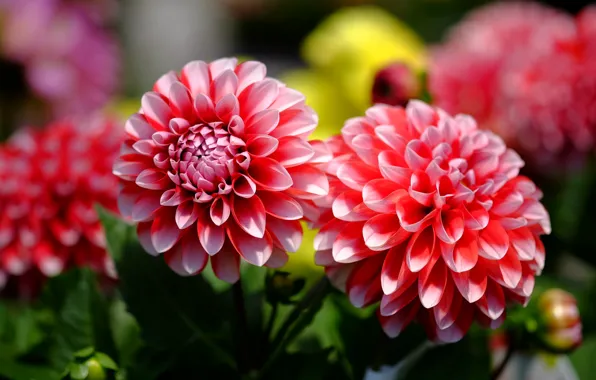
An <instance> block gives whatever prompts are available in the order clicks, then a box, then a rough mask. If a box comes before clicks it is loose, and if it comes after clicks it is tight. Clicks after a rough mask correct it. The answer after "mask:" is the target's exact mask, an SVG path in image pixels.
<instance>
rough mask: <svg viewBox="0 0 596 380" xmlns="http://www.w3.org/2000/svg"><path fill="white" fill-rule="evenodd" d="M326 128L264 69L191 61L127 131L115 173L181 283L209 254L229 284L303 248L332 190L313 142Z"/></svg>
mask: <svg viewBox="0 0 596 380" xmlns="http://www.w3.org/2000/svg"><path fill="white" fill-rule="evenodd" d="M316 124H317V116H316V114H315V113H314V112H313V111H312V110H311V109H310V108H309V107H307V106H306V105H305V104H304V96H302V94H300V93H299V92H297V91H294V90H292V89H289V88H287V87H286V86H285V85H284V84H282V83H280V82H279V81H277V80H275V79H271V78H266V68H265V66H264V65H263V64H262V63H260V62H252V61H251V62H244V63H241V64H237V61H236V59H220V60H217V61H214V62H211V63H205V62H202V61H194V62H191V63H189V64H187V65H186V66H184V68H183V69H182V71H181V72H180V73H175V72H169V73H167V74H165V75H164V76H163V77H161V78H160V79H159V80H158V81H157V82H156V84H155V86H154V88H153V91H151V92H148V93H146V94H145V95H144V96H143V99H142V109H141V111H140V112H139V113H137V114H135V115H133V116H132V117H131V118H130V119H129V120H128V123H127V124H126V132H127V133H128V139H127V140H126V142H125V144H124V147H123V149H122V154H121V156H120V158H119V160H118V161H117V162H116V164H115V166H114V173H115V174H116V175H118V176H119V177H120V178H121V179H122V184H123V188H122V191H121V193H120V197H119V203H120V209H121V211H122V213H123V214H124V215H125V216H129V217H131V218H132V220H134V221H136V222H139V225H138V234H139V238H140V241H141V243H142V244H143V246H144V247H145V249H146V250H147V251H148V252H149V253H151V254H155V255H156V254H159V253H165V260H166V262H167V263H168V265H169V266H170V267H171V268H172V269H173V270H174V271H176V272H177V273H179V274H180V275H193V274H197V273H199V272H201V271H202V270H203V268H204V267H205V265H206V264H207V261H208V259H209V258H211V265H212V267H213V270H214V272H215V274H216V275H217V276H218V277H219V278H220V279H222V280H224V281H228V282H235V281H237V280H238V276H239V271H238V266H239V260H240V257H242V258H244V259H245V260H246V261H247V262H249V263H251V264H254V265H258V266H261V265H267V266H270V267H279V266H281V265H283V264H284V263H285V262H286V260H287V258H288V257H287V254H286V252H294V251H296V250H297V249H298V247H299V246H300V242H301V239H302V228H301V225H300V222H299V220H300V219H302V218H303V216H304V212H305V211H310V212H312V211H316V210H314V209H313V207H312V204H311V203H312V202H311V200H312V199H314V198H317V197H321V196H325V195H326V194H327V191H328V188H329V184H328V182H327V178H326V176H325V173H324V172H323V171H321V170H320V169H318V168H317V167H316V166H315V165H316V164H318V163H321V162H324V161H327V160H328V159H329V158H330V155H329V154H328V153H327V151H326V148H325V145H324V144H323V143H322V142H316V141H313V142H308V141H307V140H306V138H307V136H308V135H309V134H310V133H311V132H312V131H313V130H314V128H315V126H316ZM315 216H316V215H315Z"/></svg>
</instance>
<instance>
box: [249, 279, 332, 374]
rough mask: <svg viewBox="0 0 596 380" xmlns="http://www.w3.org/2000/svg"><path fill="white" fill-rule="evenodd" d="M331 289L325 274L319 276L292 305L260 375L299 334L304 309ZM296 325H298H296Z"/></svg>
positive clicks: (316, 301)
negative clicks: (294, 304) (292, 307)
mask: <svg viewBox="0 0 596 380" xmlns="http://www.w3.org/2000/svg"><path fill="white" fill-rule="evenodd" d="M330 289H331V284H330V283H329V280H328V279H327V277H326V276H323V277H321V279H320V280H319V281H318V282H317V283H316V284H315V285H314V286H313V287H311V288H310V289H309V290H308V292H307V293H306V295H304V297H303V298H302V299H301V300H300V301H299V302H298V303H297V304H296V306H294V309H293V310H292V311H291V312H290V314H289V315H288V317H287V318H286V319H285V321H284V323H283V324H282V326H281V328H280V329H279V331H278V332H277V335H276V336H275V339H274V340H273V343H272V345H271V354H270V356H269V359H268V360H267V362H266V363H265V365H264V366H263V369H262V370H261V373H260V375H261V376H262V375H264V374H265V373H266V372H267V371H268V370H269V368H270V367H271V365H272V364H273V363H274V362H275V360H276V359H277V357H279V356H280V355H281V354H282V353H283V351H284V349H285V347H286V346H287V345H288V344H289V343H290V342H291V341H292V339H293V338H295V337H296V336H298V335H299V333H300V331H298V330H297V328H298V329H299V328H303V327H300V325H301V323H300V320H301V318H307V317H308V316H306V315H307V314H308V313H306V311H307V310H308V309H310V308H311V307H312V306H313V305H316V304H317V303H319V302H322V300H323V299H324V298H325V296H327V294H328V293H329V290H330ZM297 326H298V327H297Z"/></svg>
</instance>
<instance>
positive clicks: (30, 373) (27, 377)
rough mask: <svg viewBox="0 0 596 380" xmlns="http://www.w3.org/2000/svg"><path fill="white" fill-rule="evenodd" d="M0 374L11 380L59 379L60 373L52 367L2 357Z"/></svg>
mask: <svg viewBox="0 0 596 380" xmlns="http://www.w3.org/2000/svg"><path fill="white" fill-rule="evenodd" d="M0 376H4V377H6V378H8V379H10V380H58V379H60V373H59V372H56V371H55V370H53V369H52V368H48V367H41V366H36V365H31V364H22V363H16V362H11V361H7V360H5V359H4V358H0Z"/></svg>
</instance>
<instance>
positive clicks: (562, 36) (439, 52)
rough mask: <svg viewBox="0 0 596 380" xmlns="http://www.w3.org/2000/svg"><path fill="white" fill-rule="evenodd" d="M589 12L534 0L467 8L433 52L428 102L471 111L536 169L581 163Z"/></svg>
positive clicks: (593, 116)
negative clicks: (466, 13) (532, 0)
mask: <svg viewBox="0 0 596 380" xmlns="http://www.w3.org/2000/svg"><path fill="white" fill-rule="evenodd" d="M593 13H594V12H584V14H583V16H581V17H580V18H579V19H578V21H576V20H574V19H573V18H572V17H571V16H570V15H567V14H565V13H562V12H559V11H557V10H554V9H551V8H548V7H545V6H542V5H539V4H533V3H497V4H492V5H488V6H486V7H484V8H481V9H480V10H478V11H475V12H473V13H472V14H471V15H469V16H468V17H467V18H466V19H465V20H464V21H463V22H461V23H460V24H459V25H458V26H457V27H456V28H455V29H454V30H453V31H452V33H451V34H450V36H449V38H448V39H447V41H446V42H445V43H444V44H443V45H442V46H440V47H438V48H436V49H435V51H434V54H433V55H432V59H431V66H430V70H429V88H430V92H431V94H432V96H433V99H434V101H435V102H436V104H437V105H438V106H440V107H443V108H444V109H446V110H447V111H448V112H466V113H469V114H471V115H472V116H474V117H476V118H477V119H478V121H479V122H480V123H481V124H482V125H484V126H486V127H488V128H491V129H493V130H494V131H496V132H497V133H499V134H500V135H501V136H502V137H503V138H504V139H505V140H506V141H507V142H508V143H509V144H511V145H512V146H514V147H515V148H518V149H520V152H521V153H523V155H524V157H525V158H526V159H527V160H528V161H529V162H530V163H531V164H532V165H533V166H534V167H535V168H536V167H537V166H538V165H551V164H558V165H559V166H560V165H561V162H563V163H565V164H574V163H577V162H580V161H581V160H582V158H583V156H584V155H585V154H586V152H588V151H589V150H590V149H591V148H592V147H593V145H594V138H595V134H596V108H595V107H594V106H593V105H594V104H595V103H596V66H595V64H594V63H593V62H594V60H593V58H594V42H593V38H590V37H591V35H594V31H593V29H594V28H593V27H591V26H590V25H592V24H593V21H594V16H593ZM582 20H583V21H582ZM590 34H591V35H590ZM551 169H552V168H551ZM549 170H550V169H549Z"/></svg>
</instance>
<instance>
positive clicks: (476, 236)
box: [315, 101, 550, 342]
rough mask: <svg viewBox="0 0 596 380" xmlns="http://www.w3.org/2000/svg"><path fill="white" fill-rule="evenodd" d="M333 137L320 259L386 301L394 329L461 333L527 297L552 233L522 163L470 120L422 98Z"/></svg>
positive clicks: (341, 280) (383, 313) (351, 285)
mask: <svg viewBox="0 0 596 380" xmlns="http://www.w3.org/2000/svg"><path fill="white" fill-rule="evenodd" d="M342 136H343V139H344V141H345V145H344V144H343V143H342V142H341V141H338V140H337V139H333V140H331V141H329V142H328V145H329V146H330V148H331V149H332V151H333V152H334V156H335V157H334V159H333V160H332V161H331V162H330V163H329V164H328V165H327V172H328V174H329V175H330V177H331V179H330V191H329V193H330V194H332V195H333V197H332V198H330V199H327V204H326V205H325V204H324V203H322V202H319V206H320V207H325V206H327V207H328V208H330V210H331V213H322V217H323V220H321V221H319V224H323V226H322V228H321V230H320V232H319V234H318V235H317V237H316V239H315V249H316V250H317V254H316V261H317V263H318V264H319V265H324V266H325V267H326V271H327V274H328V275H329V277H330V279H331V280H332V282H333V283H334V284H335V285H336V286H338V287H339V288H340V289H343V290H345V291H346V293H347V294H348V295H349V298H350V300H351V302H352V303H353V304H354V305H355V306H358V307H363V306H366V305H370V304H372V303H375V302H377V301H381V304H380V308H379V318H380V320H381V324H382V326H383V329H384V330H385V332H386V333H387V334H388V335H390V336H392V337H393V336H396V335H398V334H399V333H400V332H401V331H402V330H403V329H404V328H405V327H406V326H407V325H408V324H409V323H410V322H411V321H412V320H414V319H416V320H418V321H419V322H421V323H422V324H423V325H424V326H425V328H426V329H427V332H428V335H429V336H430V337H431V338H432V339H435V340H438V341H446V342H451V341H457V340H459V339H461V338H462V337H463V336H464V334H465V333H466V332H467V330H468V328H469V327H470V325H471V323H472V322H473V321H474V320H476V321H478V322H480V323H482V324H483V325H488V326H492V327H494V326H497V325H499V324H500V323H501V322H502V321H503V320H504V318H505V305H506V303H507V302H508V301H517V302H520V303H525V302H526V301H527V300H528V297H529V296H530V295H531V293H532V290H533V286H534V276H535V275H536V274H538V273H540V271H541V270H542V268H543V266H544V247H543V245H542V243H541V241H540V239H539V235H541V234H543V233H549V232H550V220H549V217H548V213H547V211H546V210H545V209H544V207H543V206H542V204H541V203H540V202H539V199H540V197H541V192H540V191H539V190H538V189H537V188H536V186H535V185H534V184H533V183H532V182H531V181H530V180H529V179H527V178H525V177H521V176H518V172H519V169H520V168H521V167H522V166H523V161H522V160H521V159H520V158H519V156H518V155H517V154H516V153H515V152H514V151H512V150H510V149H507V147H506V146H505V144H504V143H503V141H502V140H501V139H500V138H499V137H498V136H496V135H495V134H493V133H492V132H489V131H482V130H478V129H477V126H476V122H475V121H474V119H472V118H471V117H469V116H466V115H458V116H455V117H451V116H449V115H448V114H446V113H445V112H443V111H441V110H439V109H434V108H431V107H430V106H428V105H426V104H425V103H422V102H420V101H412V102H410V103H409V105H408V107H407V108H406V109H403V108H401V107H390V106H384V105H377V106H374V107H372V108H370V109H369V110H368V111H367V112H366V116H365V117H359V118H354V119H351V120H349V121H347V122H346V124H345V126H344V127H343V129H342Z"/></svg>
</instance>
